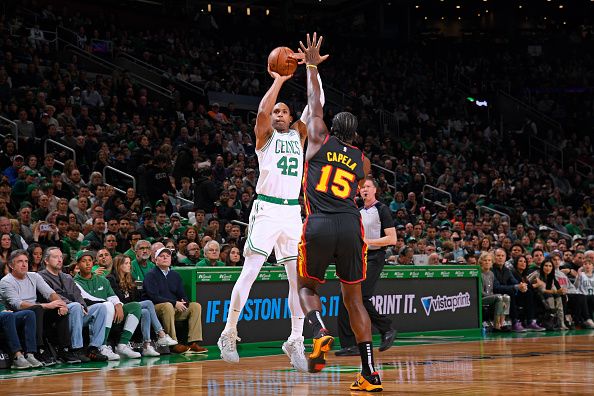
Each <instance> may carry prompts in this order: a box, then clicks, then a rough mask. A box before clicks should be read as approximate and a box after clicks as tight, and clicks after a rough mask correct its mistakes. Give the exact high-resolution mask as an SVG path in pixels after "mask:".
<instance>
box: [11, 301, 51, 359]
mask: <svg viewBox="0 0 594 396" xmlns="http://www.w3.org/2000/svg"><path fill="white" fill-rule="evenodd" d="M0 329H1V330H2V333H3V335H4V337H5V338H6V344H7V345H8V351H9V352H10V354H11V356H12V365H11V366H10V368H11V369H13V370H22V369H28V368H37V367H42V366H43V363H41V362H40V361H39V360H37V358H36V357H35V354H36V353H37V340H36V335H35V329H36V323H35V313H34V312H33V311H29V310H24V311H17V312H13V311H11V310H7V309H6V307H5V306H4V304H2V301H0Z"/></svg>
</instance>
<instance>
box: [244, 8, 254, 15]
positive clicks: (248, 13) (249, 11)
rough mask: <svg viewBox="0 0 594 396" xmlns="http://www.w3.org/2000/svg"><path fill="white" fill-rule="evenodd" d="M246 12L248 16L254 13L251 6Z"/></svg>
mask: <svg viewBox="0 0 594 396" xmlns="http://www.w3.org/2000/svg"><path fill="white" fill-rule="evenodd" d="M245 13H246V14H247V16H250V15H252V10H250V7H248V8H246V9H245Z"/></svg>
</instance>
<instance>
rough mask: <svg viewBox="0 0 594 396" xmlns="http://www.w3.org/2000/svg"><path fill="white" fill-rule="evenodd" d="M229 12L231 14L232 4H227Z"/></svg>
mask: <svg viewBox="0 0 594 396" xmlns="http://www.w3.org/2000/svg"><path fill="white" fill-rule="evenodd" d="M227 12H228V13H229V14H231V6H230V5H228V6H227Z"/></svg>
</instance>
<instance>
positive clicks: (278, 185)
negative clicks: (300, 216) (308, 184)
mask: <svg viewBox="0 0 594 396" xmlns="http://www.w3.org/2000/svg"><path fill="white" fill-rule="evenodd" d="M256 154H257V155H258V163H259V166H260V176H259V178H258V184H257V185H256V193H258V194H263V195H268V196H270V197H275V198H283V199H297V198H299V192H300V191H301V178H302V176H303V147H302V146H301V139H300V137H299V132H297V131H295V130H293V129H290V130H289V131H288V132H285V133H281V132H277V131H274V132H273V133H272V136H271V137H270V139H269V140H268V141H267V142H266V144H265V145H264V147H262V149H261V150H257V151H256Z"/></svg>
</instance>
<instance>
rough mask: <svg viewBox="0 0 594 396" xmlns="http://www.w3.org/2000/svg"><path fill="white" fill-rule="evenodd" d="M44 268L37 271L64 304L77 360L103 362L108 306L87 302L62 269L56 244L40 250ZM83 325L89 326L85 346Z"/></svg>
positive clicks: (59, 252)
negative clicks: (86, 346) (88, 303)
mask: <svg viewBox="0 0 594 396" xmlns="http://www.w3.org/2000/svg"><path fill="white" fill-rule="evenodd" d="M43 263H44V267H45V269H43V270H42V271H40V272H39V275H41V277H42V278H43V280H45V282H46V283H47V284H48V285H49V286H50V287H51V288H52V289H53V290H54V291H55V292H56V293H57V294H58V295H59V296H60V298H61V299H62V301H64V302H65V303H66V306H67V307H68V322H69V328H70V336H71V343H72V348H73V353H74V354H75V355H76V357H77V358H78V359H79V360H80V361H81V362H88V361H96V362H104V361H106V360H107V356H105V355H103V354H102V353H101V352H100V350H101V349H103V348H104V347H103V341H104V338H105V329H106V328H107V327H108V326H107V320H108V317H109V315H108V308H107V306H106V305H105V304H93V305H91V306H87V303H86V302H85V300H84V298H83V297H82V295H81V293H80V289H79V288H78V287H77V286H76V283H74V280H73V279H72V277H71V276H70V275H68V274H66V273H64V272H63V271H62V269H63V255H62V252H61V251H60V249H59V248H57V247H49V248H47V249H46V250H45V252H44V254H43ZM83 327H88V328H89V339H90V340H89V346H88V348H87V350H86V351H85V350H84V349H83V347H84V345H83V333H82V331H83Z"/></svg>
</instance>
